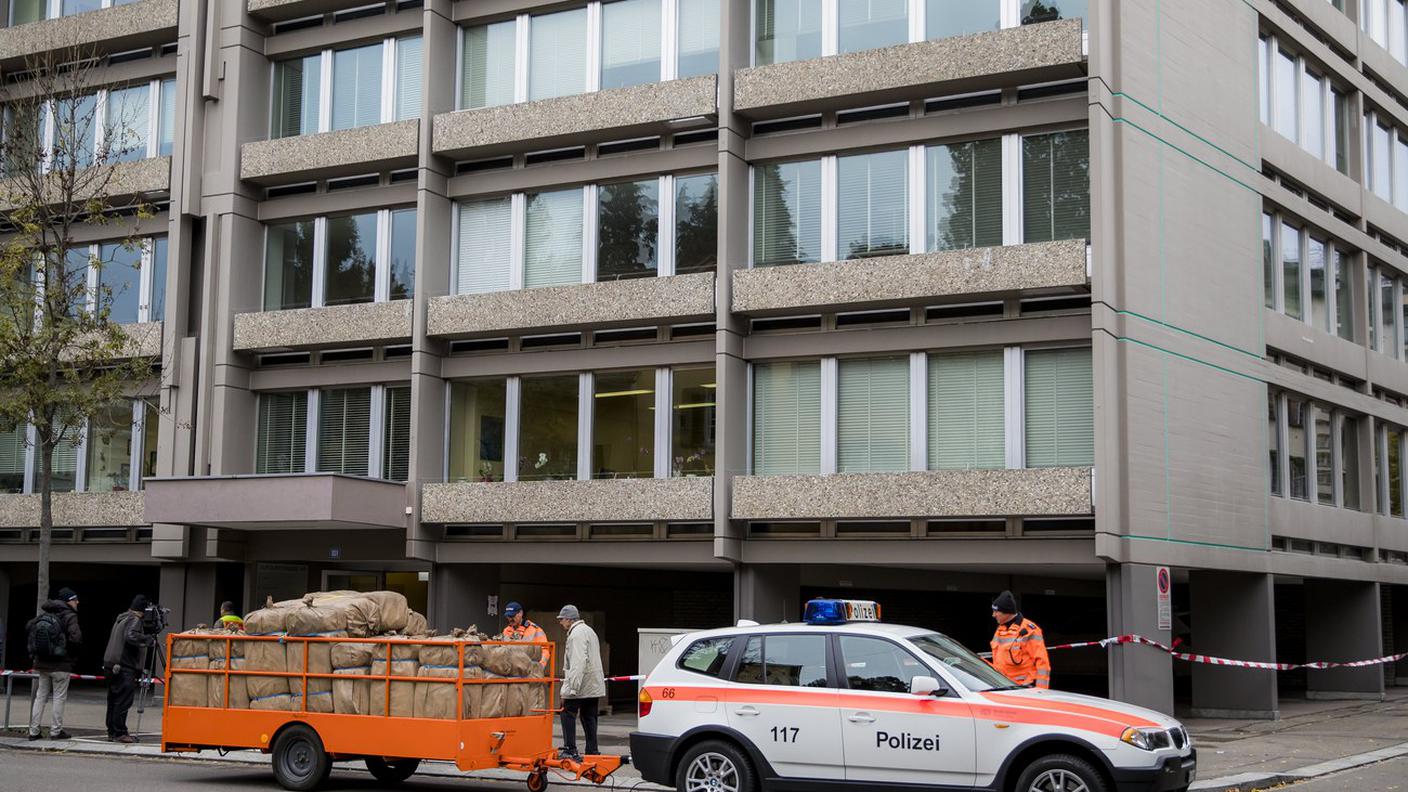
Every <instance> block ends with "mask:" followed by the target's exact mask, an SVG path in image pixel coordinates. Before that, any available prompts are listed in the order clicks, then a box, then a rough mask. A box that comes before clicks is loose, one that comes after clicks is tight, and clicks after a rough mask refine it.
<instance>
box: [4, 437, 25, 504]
mask: <svg viewBox="0 0 1408 792" xmlns="http://www.w3.org/2000/svg"><path fill="white" fill-rule="evenodd" d="M28 430H29V427H27V426H24V425H23V424H21V425H20V426H16V427H15V428H13V429H4V430H0V492H5V493H15V492H20V491H21V490H23V489H24V463H25V453H26V451H27V450H28V449H27V448H26V444H25V435H26V433H27V432H28Z"/></svg>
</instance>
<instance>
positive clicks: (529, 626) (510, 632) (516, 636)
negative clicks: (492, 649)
mask: <svg viewBox="0 0 1408 792" xmlns="http://www.w3.org/2000/svg"><path fill="white" fill-rule="evenodd" d="M504 640H505V641H528V642H530V643H536V642H541V643H546V642H547V640H548V635H547V633H545V632H543V628H542V627H539V626H538V625H536V624H534V623H533V622H530V621H528V620H527V619H524V620H523V623H522V624H518V625H514V624H510V625H508V626H507V627H505V628H504ZM542 660H543V652H542V651H541V650H540V651H539V652H538V662H542Z"/></svg>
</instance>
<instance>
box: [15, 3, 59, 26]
mask: <svg viewBox="0 0 1408 792" xmlns="http://www.w3.org/2000/svg"><path fill="white" fill-rule="evenodd" d="M48 13H49V0H11V3H10V24H11V25H23V24H25V23H27V22H39V21H40V20H42V19H44V18H45V17H46V16H48Z"/></svg>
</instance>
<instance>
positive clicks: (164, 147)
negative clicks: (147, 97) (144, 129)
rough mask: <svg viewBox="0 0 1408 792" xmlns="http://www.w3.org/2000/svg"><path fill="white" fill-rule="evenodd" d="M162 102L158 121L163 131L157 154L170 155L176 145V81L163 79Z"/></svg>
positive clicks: (159, 138)
mask: <svg viewBox="0 0 1408 792" xmlns="http://www.w3.org/2000/svg"><path fill="white" fill-rule="evenodd" d="M160 101H161V104H160V105H159V106H158V107H157V123H158V124H160V126H161V132H160V134H159V135H158V137H157V155H158V156H162V157H165V156H168V155H170V154H171V152H172V149H173V148H174V147H175V145H176V81H175V80H162V81H161V99H160Z"/></svg>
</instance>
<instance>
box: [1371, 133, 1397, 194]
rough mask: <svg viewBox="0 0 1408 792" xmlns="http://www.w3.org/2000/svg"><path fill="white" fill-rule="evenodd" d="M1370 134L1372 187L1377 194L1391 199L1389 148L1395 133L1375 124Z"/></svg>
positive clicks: (1391, 175)
mask: <svg viewBox="0 0 1408 792" xmlns="http://www.w3.org/2000/svg"><path fill="white" fill-rule="evenodd" d="M1370 134H1371V135H1372V139H1371V140H1370V145H1371V147H1372V148H1371V149H1370V151H1369V155H1370V162H1371V168H1372V171H1371V174H1372V179H1373V181H1372V184H1371V189H1372V190H1373V191H1374V194H1375V195H1377V196H1379V197H1380V198H1382V199H1384V200H1385V201H1390V200H1393V189H1392V188H1393V173H1392V171H1391V170H1390V167H1389V148H1390V147H1391V146H1390V140H1391V138H1392V137H1393V133H1392V132H1391V131H1390V130H1389V129H1388V127H1385V126H1381V125H1379V124H1374V126H1373V128H1372V130H1371V132H1370Z"/></svg>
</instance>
